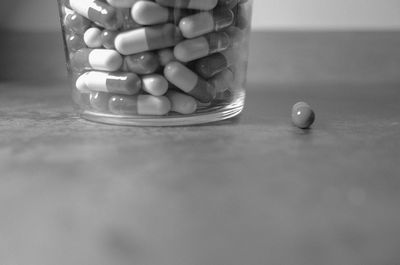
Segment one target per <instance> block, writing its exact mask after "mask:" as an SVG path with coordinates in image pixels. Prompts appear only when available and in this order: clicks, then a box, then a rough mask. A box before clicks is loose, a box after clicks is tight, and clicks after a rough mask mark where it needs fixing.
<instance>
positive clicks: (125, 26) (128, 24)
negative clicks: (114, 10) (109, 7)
mask: <svg viewBox="0 0 400 265" xmlns="http://www.w3.org/2000/svg"><path fill="white" fill-rule="evenodd" d="M119 10H120V12H121V15H122V21H123V23H122V28H121V29H122V31H127V30H133V29H138V28H140V27H142V26H141V25H139V24H138V23H136V21H134V20H133V18H132V15H131V8H121V9H119Z"/></svg>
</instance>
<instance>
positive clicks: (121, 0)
mask: <svg viewBox="0 0 400 265" xmlns="http://www.w3.org/2000/svg"><path fill="white" fill-rule="evenodd" d="M137 1H138V0H107V3H108V4H109V5H110V6H113V7H117V8H131V7H132V6H133V4H134V3H136V2H137Z"/></svg>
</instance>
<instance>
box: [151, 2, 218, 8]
mask: <svg viewBox="0 0 400 265" xmlns="http://www.w3.org/2000/svg"><path fill="white" fill-rule="evenodd" d="M156 2H157V3H159V4H160V5H163V6H169V7H174V8H187V9H197V10H211V9H213V8H214V7H215V6H216V5H217V4H218V0H179V1H177V0H156Z"/></svg>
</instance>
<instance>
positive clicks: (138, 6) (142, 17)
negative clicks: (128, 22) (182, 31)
mask: <svg viewBox="0 0 400 265" xmlns="http://www.w3.org/2000/svg"><path fill="white" fill-rule="evenodd" d="M131 15H132V18H133V20H134V21H135V22H136V23H138V24H140V25H156V24H162V23H166V22H175V21H179V20H180V19H181V18H182V17H185V16H187V15H189V11H187V10H186V9H177V8H167V7H164V6H161V5H159V4H157V3H155V2H152V1H144V0H141V1H137V2H136V3H135V4H134V5H133V7H132V10H131Z"/></svg>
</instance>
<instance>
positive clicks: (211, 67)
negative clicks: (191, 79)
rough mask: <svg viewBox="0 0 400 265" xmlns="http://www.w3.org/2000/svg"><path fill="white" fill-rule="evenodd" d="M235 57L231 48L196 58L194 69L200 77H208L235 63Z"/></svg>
mask: <svg viewBox="0 0 400 265" xmlns="http://www.w3.org/2000/svg"><path fill="white" fill-rule="evenodd" d="M235 57H236V56H235V54H234V52H233V51H232V50H231V49H228V50H225V51H222V52H218V53H214V54H211V55H209V56H207V57H204V58H202V59H199V60H197V61H196V62H195V63H194V69H195V71H196V73H198V74H199V75H200V76H201V77H203V78H205V79H208V78H211V77H212V76H214V75H216V74H218V73H219V72H221V71H223V70H225V69H226V68H228V67H230V66H231V65H232V64H233V63H235Z"/></svg>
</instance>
